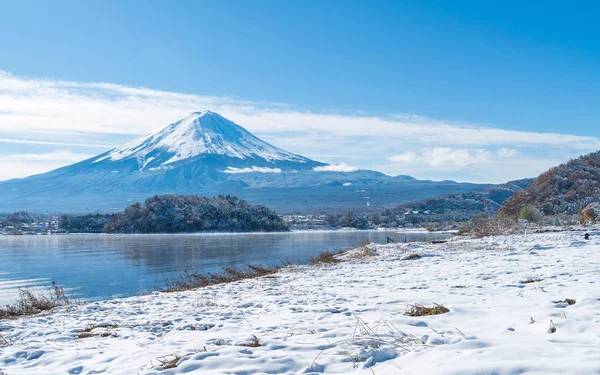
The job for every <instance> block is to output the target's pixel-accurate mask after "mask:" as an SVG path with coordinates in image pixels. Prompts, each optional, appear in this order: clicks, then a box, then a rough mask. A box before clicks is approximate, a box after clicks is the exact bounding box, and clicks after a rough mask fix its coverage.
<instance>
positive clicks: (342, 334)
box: [0, 232, 600, 375]
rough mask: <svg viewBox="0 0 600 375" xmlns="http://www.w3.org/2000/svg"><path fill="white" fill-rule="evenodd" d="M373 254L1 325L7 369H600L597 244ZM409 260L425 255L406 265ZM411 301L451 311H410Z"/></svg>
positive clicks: (478, 245)
mask: <svg viewBox="0 0 600 375" xmlns="http://www.w3.org/2000/svg"><path fill="white" fill-rule="evenodd" d="M370 247H371V248H372V249H374V250H376V252H377V255H375V256H371V257H365V258H358V256H359V255H360V254H362V250H356V251H354V253H352V252H350V253H347V254H345V255H344V257H346V258H348V260H347V261H346V262H343V263H337V264H331V265H323V266H296V267H289V268H287V269H284V270H282V271H280V272H279V273H278V274H276V275H273V276H271V277H264V278H259V279H253V280H248V281H243V282H237V283H232V284H226V285H220V286H213V287H208V288H204V289H199V290H194V291H187V292H179V293H157V294H153V295H148V296H141V297H132V298H127V299H119V300H112V301H106V302H101V303H93V304H88V305H82V306H71V307H67V308H58V309H56V310H55V311H54V312H53V313H51V314H45V315H43V316H34V317H29V318H23V319H19V320H15V321H6V320H5V321H0V335H2V337H3V339H0V369H1V370H2V371H1V372H0V373H2V372H3V373H4V374H7V375H21V374H28V375H30V374H39V375H54V374H57V375H58V374H62V375H68V374H72V375H74V374H126V375H132V374H133V375H136V374H140V375H148V374H297V373H315V374H319V373H325V374H348V373H352V374H377V375H381V374H444V375H449V374H482V375H483V374H540V375H541V374H600V300H599V299H600V279H599V276H600V274H599V272H600V239H596V238H595V237H594V236H592V239H591V240H590V241H587V242H586V241H583V233H581V232H563V233H547V234H529V235H515V236H507V237H490V238H485V239H481V240H465V239H454V240H453V241H451V242H450V243H446V244H436V245H434V244H422V245H417V244H397V245H396V244H391V245H370ZM411 253H417V254H419V255H420V256H421V257H420V258H416V259H411V260H403V258H404V257H406V255H408V254H411ZM526 280H529V281H532V282H528V283H522V282H524V281H526ZM566 299H570V301H569V302H571V304H569V303H567V302H560V301H566ZM571 300H574V301H571ZM572 302H575V303H574V304H572ZM415 303H418V304H421V305H424V306H432V305H433V304H434V303H437V304H443V305H444V306H446V307H447V308H448V309H449V310H450V311H449V312H448V313H446V314H442V315H435V316H420V317H412V316H407V315H406V314H405V312H406V308H407V306H409V305H411V304H415ZM92 327H96V328H93V329H92ZM86 329H87V331H86ZM84 331H86V332H84ZM78 335H79V336H83V337H80V338H77V336H78ZM86 336H91V337H86ZM161 363H163V364H164V366H166V367H170V366H171V365H176V367H173V368H170V369H163V367H162V366H161Z"/></svg>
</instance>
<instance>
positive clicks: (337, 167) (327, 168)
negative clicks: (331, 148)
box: [313, 163, 358, 172]
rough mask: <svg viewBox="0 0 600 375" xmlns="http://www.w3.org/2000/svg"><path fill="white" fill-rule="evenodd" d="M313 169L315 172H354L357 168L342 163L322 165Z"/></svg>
mask: <svg viewBox="0 0 600 375" xmlns="http://www.w3.org/2000/svg"><path fill="white" fill-rule="evenodd" d="M313 169H314V170H315V172H355V171H357V170H358V168H357V167H353V166H351V165H347V164H344V163H340V164H330V165H324V166H321V167H315V168H313Z"/></svg>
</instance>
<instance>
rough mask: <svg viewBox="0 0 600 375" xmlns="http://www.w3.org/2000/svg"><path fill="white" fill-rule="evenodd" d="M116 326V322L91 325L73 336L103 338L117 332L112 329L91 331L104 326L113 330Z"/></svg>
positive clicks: (112, 335) (114, 334) (113, 335)
mask: <svg viewBox="0 0 600 375" xmlns="http://www.w3.org/2000/svg"><path fill="white" fill-rule="evenodd" d="M117 327H118V326H117V325H116V324H102V325H97V326H94V325H91V326H88V327H87V328H86V329H84V330H83V331H82V332H80V333H78V334H77V336H75V337H76V338H78V339H88V338H91V337H103V338H106V337H116V336H117V334H116V333H115V332H113V331H105V332H102V333H93V332H92V331H93V330H95V329H97V328H105V329H111V330H113V329H115V328H117Z"/></svg>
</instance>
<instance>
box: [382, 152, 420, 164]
mask: <svg viewBox="0 0 600 375" xmlns="http://www.w3.org/2000/svg"><path fill="white" fill-rule="evenodd" d="M387 159H388V160H389V161H391V162H392V163H414V162H416V161H417V160H418V156H417V154H416V153H415V152H412V151H408V152H405V153H402V154H398V155H392V156H388V158H387Z"/></svg>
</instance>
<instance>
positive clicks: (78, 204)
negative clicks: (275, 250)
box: [0, 111, 489, 212]
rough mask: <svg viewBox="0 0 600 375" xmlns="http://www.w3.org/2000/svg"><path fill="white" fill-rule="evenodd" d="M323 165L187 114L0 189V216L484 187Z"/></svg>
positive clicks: (284, 207) (373, 203) (325, 207)
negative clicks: (161, 202)
mask: <svg viewBox="0 0 600 375" xmlns="http://www.w3.org/2000/svg"><path fill="white" fill-rule="evenodd" d="M323 166H327V164H325V163H321V162H318V161H315V160H312V159H309V158H306V157H303V156H300V155H296V154H293V153H291V152H288V151H285V150H282V149H280V148H277V147H275V146H273V145H271V144H269V143H267V142H264V141H262V140H261V139H259V138H257V137H256V136H254V135H253V134H251V133H250V132H248V131H247V130H245V129H244V128H242V127H241V126H239V125H237V124H235V123H233V122H231V121H229V120H227V119H226V118H224V117H223V116H221V115H219V114H218V113H214V112H210V111H203V112H194V113H191V114H189V115H188V116H186V117H184V118H182V119H180V120H178V121H176V122H174V123H173V124H171V125H169V126H167V127H165V128H163V129H161V130H159V131H157V132H154V133H152V134H149V135H147V136H144V137H141V138H139V139H136V140H133V141H131V142H129V143H127V144H125V145H123V146H120V147H117V148H115V149H113V150H110V151H107V152H105V153H103V154H101V155H98V156H95V157H93V158H90V159H88V160H84V161H81V162H79V163H76V164H73V165H69V166H66V167H63V168H59V169H56V170H53V171H50V172H47V173H43V174H40V175H36V176H31V177H27V178H23V179H15V180H10V181H5V182H0V212H11V211H15V210H33V211H37V212H90V211H94V212H95V211H114V210H122V209H123V208H124V207H126V206H128V205H130V204H131V203H132V202H135V201H143V200H144V199H146V198H147V197H149V196H152V195H156V194H197V195H207V196H214V195H217V194H232V195H237V196H240V197H242V198H245V199H247V200H249V201H250V202H252V203H254V204H265V205H267V206H268V207H270V208H273V209H276V210H278V211H279V212H331V211H337V210H348V209H355V208H360V207H362V208H363V209H365V210H371V211H375V210H378V209H382V208H386V207H393V206H396V205H398V204H400V203H402V202H407V201H412V200H418V199H423V198H426V197H431V196H435V195H440V194H448V193H455V192H468V191H474V190H480V189H482V188H485V187H488V186H489V185H478V184H459V183H456V182H454V181H442V182H434V181H419V180H415V179H413V178H411V177H409V176H397V177H390V176H387V175H385V174H383V173H380V172H376V171H369V170H358V171H355V172H335V171H326V170H327V169H326V168H325V171H324V170H323V169H322V168H318V167H323Z"/></svg>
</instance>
